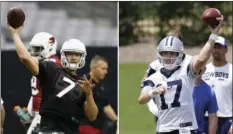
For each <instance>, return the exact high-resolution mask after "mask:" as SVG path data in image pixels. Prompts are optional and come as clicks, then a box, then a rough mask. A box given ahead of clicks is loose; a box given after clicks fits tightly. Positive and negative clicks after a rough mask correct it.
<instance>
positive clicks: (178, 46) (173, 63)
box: [157, 36, 184, 70]
mask: <svg viewBox="0 0 233 134" xmlns="http://www.w3.org/2000/svg"><path fill="white" fill-rule="evenodd" d="M165 51H169V52H177V53H178V56H177V57H172V58H165V57H163V56H162V55H161V52H165ZM183 54H184V53H183V43H182V41H180V39H178V38H177V37H174V36H168V37H165V38H164V39H162V41H161V42H160V43H159V46H158V47H157V56H158V59H159V61H160V63H161V65H162V66H163V67H164V68H166V69H168V70H172V69H174V68H175V67H177V66H179V65H180V63H181V62H182V57H183ZM165 60H166V61H169V63H165Z"/></svg>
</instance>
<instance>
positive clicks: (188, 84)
mask: <svg viewBox="0 0 233 134" xmlns="http://www.w3.org/2000/svg"><path fill="white" fill-rule="evenodd" d="M190 61H191V59H185V60H184V63H182V65H181V67H180V68H179V69H178V70H176V71H174V72H173V73H172V74H171V75H170V77H169V76H167V77H166V75H165V74H163V73H161V70H159V71H156V73H154V74H152V75H151V76H149V77H148V78H146V79H145V81H144V82H145V83H147V82H148V84H145V85H149V86H144V88H143V89H142V92H144V93H145V92H149V91H150V90H152V89H154V88H156V86H158V84H161V82H162V81H163V82H164V81H165V82H167V85H168V88H169V89H168V91H167V92H166V93H165V94H164V95H156V96H155V97H154V100H155V102H156V105H157V106H158V121H157V128H156V130H157V131H158V132H171V131H173V130H178V129H181V128H183V129H184V128H185V129H187V130H195V129H197V128H198V127H197V121H196V117H195V112H194V104H193V98H192V92H193V89H194V84H195V78H194V75H193V73H192V69H190V67H191V66H189V65H190V64H189V63H190Z"/></svg>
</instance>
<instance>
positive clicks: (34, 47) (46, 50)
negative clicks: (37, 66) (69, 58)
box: [27, 32, 61, 134]
mask: <svg viewBox="0 0 233 134" xmlns="http://www.w3.org/2000/svg"><path fill="white" fill-rule="evenodd" d="M29 46H30V53H31V55H32V56H35V57H37V58H38V59H39V60H49V61H52V62H55V63H56V64H57V65H61V64H60V60H59V58H58V57H57V56H54V55H55V54H56V49H57V41H56V40H55V38H54V37H53V36H52V35H51V34H49V33H45V32H40V33H37V34H35V36H34V37H33V38H32V40H31V42H30V43H29ZM31 88H32V96H31V98H30V101H29V103H28V108H27V109H28V112H29V114H30V115H31V116H32V117H33V120H32V123H31V125H30V127H29V129H28V131H27V134H31V133H32V131H33V130H34V129H35V128H36V127H37V125H38V124H39V123H40V118H41V117H40V115H39V107H40V104H41V90H42V89H41V87H40V86H39V80H38V79H37V78H36V77H35V76H32V79H31Z"/></svg>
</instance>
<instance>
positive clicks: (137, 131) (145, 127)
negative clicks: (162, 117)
mask: <svg viewBox="0 0 233 134" xmlns="http://www.w3.org/2000/svg"><path fill="white" fill-rule="evenodd" d="M147 67H148V65H147V64H120V68H119V71H120V73H119V74H120V75H119V82H120V83H119V84H120V86H119V92H120V93H119V95H120V96H119V101H120V103H119V104H120V105H119V110H120V112H119V114H120V115H119V117H120V119H119V121H120V133H121V134H155V123H154V117H153V115H152V114H151V113H150V112H149V110H148V108H147V106H146V105H139V104H138V96H139V94H140V92H141V89H140V83H141V79H142V77H143V76H144V73H145V71H146V69H147Z"/></svg>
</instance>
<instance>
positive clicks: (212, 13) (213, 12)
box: [202, 8, 222, 28]
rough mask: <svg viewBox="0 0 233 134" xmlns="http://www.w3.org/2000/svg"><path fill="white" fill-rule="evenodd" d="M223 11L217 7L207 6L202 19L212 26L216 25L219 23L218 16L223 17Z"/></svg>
mask: <svg viewBox="0 0 233 134" xmlns="http://www.w3.org/2000/svg"><path fill="white" fill-rule="evenodd" d="M221 15H222V14H221V12H220V11H219V10H218V9H216V8H207V9H206V10H205V11H204V12H203V14H202V21H203V23H204V24H207V25H209V26H211V27H213V28H214V27H216V26H217V25H218V24H219V20H217V18H218V17H221Z"/></svg>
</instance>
